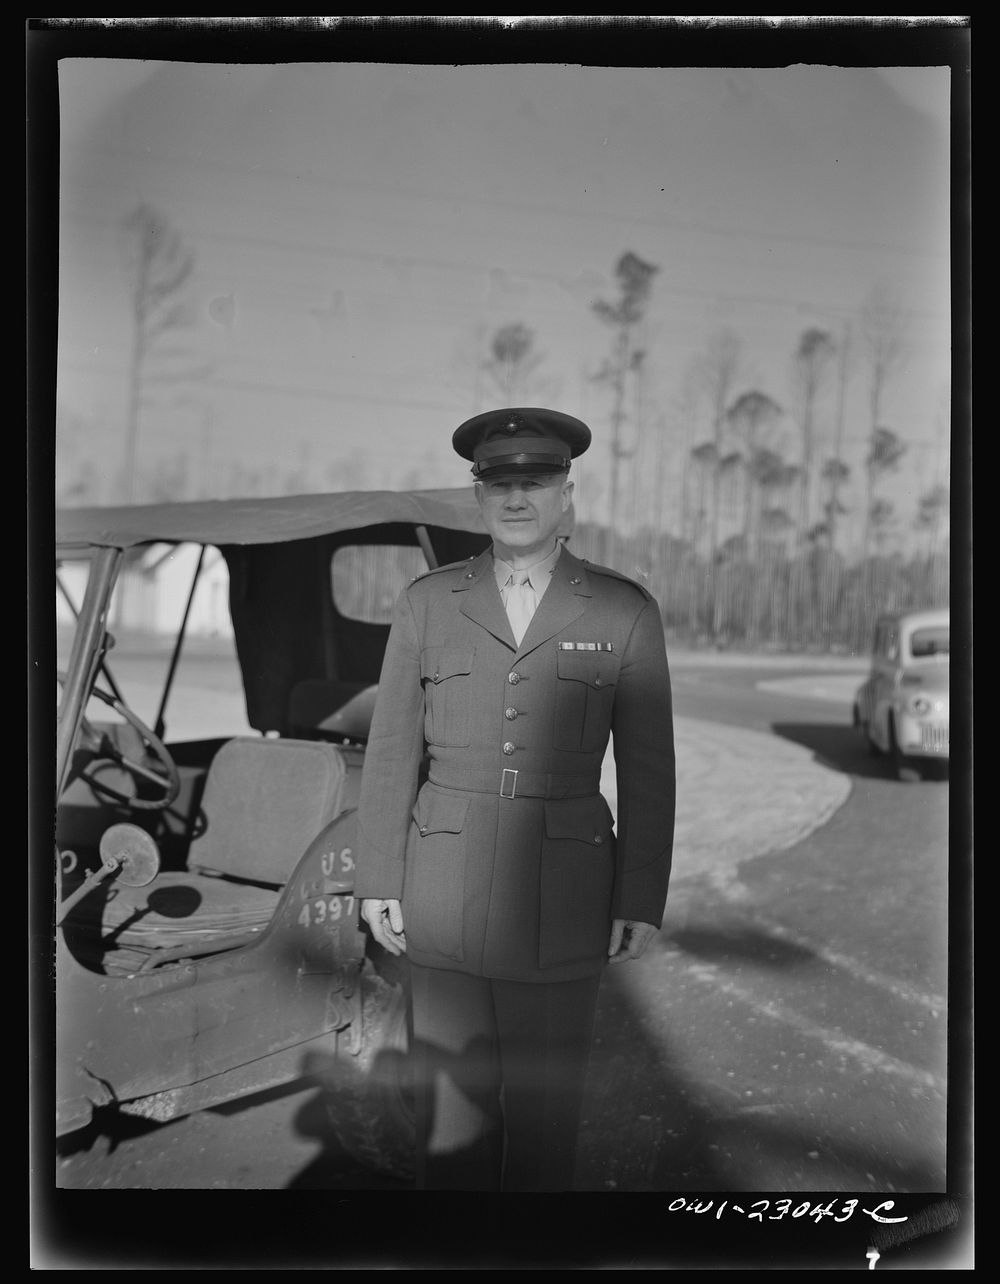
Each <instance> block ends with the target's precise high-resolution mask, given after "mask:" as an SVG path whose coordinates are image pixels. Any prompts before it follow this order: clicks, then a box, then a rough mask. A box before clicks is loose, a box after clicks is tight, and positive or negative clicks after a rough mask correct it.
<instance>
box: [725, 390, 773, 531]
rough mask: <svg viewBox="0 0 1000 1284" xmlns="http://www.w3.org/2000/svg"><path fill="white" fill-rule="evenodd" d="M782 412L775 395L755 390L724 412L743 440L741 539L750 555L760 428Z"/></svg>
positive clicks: (757, 487)
mask: <svg viewBox="0 0 1000 1284" xmlns="http://www.w3.org/2000/svg"><path fill="white" fill-rule="evenodd" d="M781 413H782V412H781V407H780V406H779V405H778V403H777V402H776V401H775V400H774V398H773V397H769V396H768V395H767V393H766V392H759V391H758V390H757V389H753V390H752V391H750V392H744V393H743V394H742V395H741V396H739V397H737V399H736V400H735V401H734V402H733V404H732V405H731V406H730V407H729V409H728V410H727V411H726V419H727V420H728V422H729V425H730V427H731V428H732V430H733V431H734V432H735V433H736V434H737V435H738V436H739V437H740V438H741V440H742V442H743V456H742V462H743V479H744V480H743V538H744V543H745V547H746V550H747V553H748V555H750V556H753V554H754V549H755V528H756V516H757V512H758V511H759V504H757V503H756V500H757V498H758V497H759V493H760V492H759V486H758V476H759V466H760V461H759V460H758V455H759V454H760V451H761V449H762V444H761V440H760V434H761V429H762V428H763V427H764V426H766V425H769V424H772V423H774V421H775V420H776V419H777V418H778V416H779V415H780V414H781Z"/></svg>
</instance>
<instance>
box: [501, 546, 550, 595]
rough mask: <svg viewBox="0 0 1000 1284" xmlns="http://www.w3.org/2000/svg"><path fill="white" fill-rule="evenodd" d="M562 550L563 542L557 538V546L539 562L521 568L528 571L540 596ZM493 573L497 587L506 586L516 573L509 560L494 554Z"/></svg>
mask: <svg viewBox="0 0 1000 1284" xmlns="http://www.w3.org/2000/svg"><path fill="white" fill-rule="evenodd" d="M561 552H562V544H561V543H560V542H559V540H556V546H555V548H554V549H553V550H552V552H551V553H546V555H545V556H544V557H543V558H542V559H541V560H540V561H538V562H535V563H534V564H533V565H531V566H525V567H522V568H521V569H522V570H523V571H526V572H527V575H528V580H529V582H530V584H531V587H532V588H533V589H534V590H535V592H536V593H537V594H538V596H539V597H541V595H542V594H543V593H544V592H545V590H546V588H548V584H549V576H550V575H551V574H552V572H553V571H554V570H555V569H556V562H558V561H559V554H560V553H561ZM493 573H494V575H495V576H496V579H497V588H505V587H506V586H507V585H508V584H509V583H510V581H511V577H512V576H513V575H514V568H513V566H511V565H510V563H509V562H505V561H504V560H503V558H502V557H498V556H497V555H496V553H494V554H493Z"/></svg>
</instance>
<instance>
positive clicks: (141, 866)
mask: <svg viewBox="0 0 1000 1284" xmlns="http://www.w3.org/2000/svg"><path fill="white" fill-rule="evenodd" d="M99 850H100V853H101V865H100V868H99V869H95V870H94V871H93V873H92V874H88V875H87V877H86V878H85V879H84V881H83V882H82V883H81V884H80V886H79V887H78V888H77V889H76V891H75V892H73V893H72V895H70V896H67V897H66V899H65V900H64V901H63V902H62V904H61V905H59V907H58V909H57V910H56V926H57V927H58V926H59V924H60V923H61V922H62V921H63V919H64V918H65V917H66V915H67V914H68V913H69V912H70V910H71V909H72V908H73V906H74V905H76V904H78V902H80V901H81V900H83V898H84V897H85V896H86V895H87V893H88V892H91V891H93V889H94V888H95V887H96V886H97V884H98V883H101V882H103V881H104V879H106V878H108V877H109V876H110V875H112V874H113V875H114V876H115V877H116V878H117V879H118V880H119V881H120V882H122V883H124V884H125V885H126V886H127V887H145V886H146V884H147V883H151V882H152V881H153V879H154V878H155V877H156V875H157V874H158V873H159V872H160V849H159V848H158V847H157V845H156V841H155V839H153V838H152V837H150V835H149V834H147V833H146V831H145V830H144V829H140V828H139V826H138V825H129V824H120V825H112V826H111V827H110V828H109V829H106V830H105V831H104V833H103V834H102V835H101V842H100V847H99Z"/></svg>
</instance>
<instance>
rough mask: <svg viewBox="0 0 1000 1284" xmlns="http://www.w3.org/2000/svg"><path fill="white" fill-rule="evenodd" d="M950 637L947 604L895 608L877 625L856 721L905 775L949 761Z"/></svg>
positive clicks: (873, 744) (856, 704) (873, 745)
mask: <svg viewBox="0 0 1000 1284" xmlns="http://www.w3.org/2000/svg"><path fill="white" fill-rule="evenodd" d="M948 639H949V612H948V611H947V610H936V611H900V612H895V613H892V614H886V615H882V616H881V617H880V618H879V619H878V621H877V622H876V625H875V636H874V639H873V644H872V655H871V670H870V672H869V675H868V677H867V678H866V680H865V681H864V682H863V683H862V685H861V686H860V687H859V688H858V691H857V694H856V696H855V699H854V714H853V717H854V725H855V726H856V727H857V728H859V729H860V730H861V731H862V732H863V733H864V735H865V736H866V738H867V740H868V743H869V745H870V746H871V748H872V749H873V750H874V751H875V752H876V753H879V754H887V755H888V756H889V758H890V760H891V762H892V766H893V769H894V770H895V771H896V773H897V774H898V775H899V776H900V777H901V778H904V779H905V778H909V777H911V776H912V775H913V774H914V773H918V774H919V773H920V772H921V771H922V770H924V769H927V768H928V767H930V766H931V764H941V765H943V766H944V767H947V764H948V758H949V740H948V713H949V707H948V668H949V651H948Z"/></svg>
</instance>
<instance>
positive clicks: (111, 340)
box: [56, 42, 961, 527]
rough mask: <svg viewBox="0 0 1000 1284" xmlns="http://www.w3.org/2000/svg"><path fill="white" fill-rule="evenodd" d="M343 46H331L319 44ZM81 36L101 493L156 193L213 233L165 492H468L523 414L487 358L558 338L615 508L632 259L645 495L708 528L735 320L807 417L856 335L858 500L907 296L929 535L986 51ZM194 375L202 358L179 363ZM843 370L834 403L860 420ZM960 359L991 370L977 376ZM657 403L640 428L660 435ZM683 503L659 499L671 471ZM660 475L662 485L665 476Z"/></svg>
mask: <svg viewBox="0 0 1000 1284" xmlns="http://www.w3.org/2000/svg"><path fill="white" fill-rule="evenodd" d="M317 52H319V49H318V50H317ZM147 54H148V56H144V57H143V58H141V59H140V58H134V59H133V58H121V57H108V56H97V57H88V56H83V57H68V58H65V59H61V60H60V62H59V66H58V87H59V105H58V111H59V122H60V139H59V148H60V153H59V270H58V282H59V315H58V367H57V403H58V409H57V437H56V473H57V486H58V489H59V493H60V496H61V498H64V499H66V500H67V501H68V502H77V503H79V502H104V503H111V502H122V501H123V499H124V498H125V495H126V487H127V479H126V477H125V475H124V460H125V444H126V436H127V425H128V422H129V416H128V407H129V369H130V363H131V356H132V344H133V338H134V328H135V327H134V321H133V319H132V313H131V292H132V286H133V283H134V276H133V277H130V269H129V262H130V250H131V249H132V248H133V247H134V238H132V239H130V234H129V232H128V231H127V228H126V222H125V221H126V219H127V218H128V216H129V215H130V214H132V213H133V212H134V211H135V210H136V209H137V208H138V207H140V206H145V207H147V208H149V209H151V210H153V211H155V215H156V218H157V220H158V225H159V226H160V228H161V232H162V235H164V236H165V235H166V233H167V231H168V230H172V231H173V232H175V233H176V234H177V235H178V236H179V238H180V240H181V243H182V244H183V245H184V246H185V247H186V248H187V249H189V250H190V251H191V253H192V255H193V259H194V270H193V272H192V275H191V278H190V280H189V281H188V282H187V284H186V286H185V294H184V297H185V301H186V302H187V303H188V305H189V309H190V311H189V314H188V316H189V320H188V323H187V324H185V325H184V326H180V327H177V328H176V329H175V330H173V331H172V332H171V333H170V334H168V335H166V336H163V337H161V341H160V342H161V343H162V344H163V346H164V347H165V348H167V349H171V350H172V352H173V355H172V356H171V355H169V354H168V355H167V356H165V357H164V356H158V355H156V354H155V353H152V354H151V355H150V357H148V358H147V364H146V371H147V381H146V384H145V387H144V398H143V402H142V410H141V415H140V418H139V421H138V428H137V433H136V437H135V447H136V468H135V480H134V483H133V492H134V493H135V495H136V498H140V499H142V498H148V497H150V496H151V495H152V494H153V493H155V488H156V487H160V488H161V489H162V488H164V487H167V488H170V487H172V488H173V490H174V492H176V493H177V495H178V497H183V498H199V497H204V496H211V495H226V494H233V493H238V492H240V491H244V492H246V491H250V492H251V493H260V494H265V493H281V492H286V491H288V490H302V491H314V490H325V489H346V488H350V487H355V486H359V487H366V488H368V487H371V488H375V487H397V486H409V485H422V486H436V485H444V486H448V485H463V484H465V483H466V482H467V481H468V480H469V474H468V464H467V462H466V461H464V460H461V459H459V458H458V457H457V456H456V455H455V454H454V452H453V451H452V449H451V435H452V432H453V431H454V429H455V428H456V427H457V426H458V424H459V423H461V422H462V421H463V420H464V419H465V418H467V417H469V416H471V415H473V414H476V413H478V412H480V411H482V410H485V409H489V408H491V407H493V406H496V405H502V404H504V399H503V398H502V396H500V395H499V392H498V389H497V387H496V385H495V384H493V383H491V380H490V376H489V374H488V372H487V371H486V369H485V368H484V360H485V358H486V356H487V354H488V350H489V341H490V339H491V338H492V337H493V336H494V335H495V334H496V332H497V330H498V329H500V328H501V327H503V326H505V325H510V324H515V323H518V324H522V325H524V326H526V327H527V328H528V329H529V330H530V331H531V333H532V335H533V342H534V351H535V352H536V354H537V356H538V358H539V359H538V363H537V366H536V368H535V370H534V372H533V375H532V376H531V378H530V380H529V381H528V382H527V384H526V386H525V387H524V389H523V396H522V398H521V400H522V402H523V403H526V404H532V405H548V406H552V407H554V408H556V409H560V410H562V411H565V412H567V413H569V414H574V415H578V416H579V417H581V418H583V419H585V420H586V421H587V422H588V424H589V425H590V426H591V428H592V431H593V433H594V443H593V445H592V447H591V449H590V451H589V452H588V453H587V455H586V456H583V457H582V458H581V459H580V460H578V461H577V463H576V464H575V465H574V473H575V475H576V478H577V496H576V498H577V507H578V512H579V513H580V515H581V516H582V517H594V518H600V517H601V516H602V514H603V512H604V511H605V510H604V507H603V506H604V505H605V504H606V502H607V478H608V473H609V458H610V456H609V448H610V423H611V401H610V396H609V391H608V388H607V386H606V384H604V383H602V382H601V381H600V380H599V379H598V378H595V376H596V375H597V374H598V372H599V371H600V370H601V368H602V365H603V363H604V362H605V361H606V360H607V358H608V356H609V354H610V352H611V344H612V337H613V336H612V333H611V331H610V330H609V328H608V327H607V326H606V325H604V324H603V323H602V322H601V320H600V318H599V317H598V316H597V314H596V313H595V310H594V304H595V302H597V301H600V300H603V301H614V300H615V299H616V298H617V297H618V285H617V282H616V276H615V267H616V264H617V263H618V261H619V259H620V257H621V256H622V255H623V254H624V253H626V252H632V253H634V254H637V255H638V256H639V257H640V258H641V259H643V260H644V261H646V262H647V263H649V264H651V265H654V266H655V267H656V269H657V271H656V273H655V276H654V278H653V286H652V291H651V295H650V300H649V305H648V310H647V314H646V318H645V323H644V334H643V339H644V342H645V350H646V354H647V355H646V360H645V365H644V369H645V382H644V385H643V389H642V407H641V409H639V410H636V411H635V413H634V416H633V421H634V422H632V423H631V424H630V425H629V426H628V429H627V430H628V431H631V432H641V434H642V442H641V447H640V454H639V456H638V457H637V458H638V460H639V461H640V463H641V464H642V467H641V468H640V469H637V473H638V474H639V476H640V481H639V482H638V483H637V489H636V490H635V491H634V492H633V497H634V499H635V502H636V505H637V506H638V508H639V509H641V510H643V511H652V509H653V508H655V510H656V513H657V516H658V518H659V520H660V521H661V522H662V523H664V524H665V525H667V526H668V527H670V526H673V527H676V526H677V523H678V522H679V520H680V505H681V497H680V487H681V484H682V478H683V476H684V471H685V461H686V460H687V458H688V457H689V455H690V451H691V449H692V448H693V447H694V446H697V444H698V443H699V442H703V441H705V440H707V439H708V437H709V436H710V434H711V419H710V406H709V404H708V402H707V401H706V398H705V397H704V396H703V395H701V394H700V393H699V392H698V390H697V388H698V386H697V383H696V382H695V381H694V377H693V373H692V372H693V370H694V369H695V368H696V365H697V362H698V360H699V358H703V357H704V354H705V353H706V351H707V350H708V349H709V348H710V346H711V344H712V343H713V341H714V338H716V337H717V336H718V335H719V334H720V333H722V332H725V331H728V332H730V333H731V334H733V335H735V336H736V337H737V339H738V343H739V354H740V356H739V372H738V379H737V383H736V388H735V390H736V392H737V393H738V392H740V391H746V390H750V389H759V390H760V391H763V392H766V393H767V394H768V395H769V396H771V397H772V398H773V399H774V400H775V401H776V402H777V403H778V404H779V405H780V406H781V407H782V409H783V411H784V412H785V413H784V414H783V416H782V418H781V419H780V421H779V422H777V423H776V425H775V426H774V427H773V429H772V432H773V434H774V444H775V445H776V446H777V447H779V448H780V449H782V450H783V451H784V453H785V454H786V455H787V456H788V457H789V458H792V457H794V455H795V453H796V451H797V449H798V440H799V438H798V432H797V429H796V420H795V406H796V400H795V389H794V382H793V379H792V373H791V372H792V358H793V354H794V352H795V349H796V346H797V344H798V341H799V338H800V336H801V334H802V333H803V331H805V330H806V329H808V328H810V327H819V328H821V329H824V330H825V331H827V332H828V333H830V334H831V336H833V337H834V338H835V339H836V341H837V342H838V343H841V342H842V341H843V342H845V343H846V347H845V351H846V357H847V359H846V363H845V365H844V367H843V391H844V400H843V407H844V409H843V419H842V422H843V434H844V440H845V457H846V459H847V462H848V463H849V464H850V465H851V467H852V487H851V488H849V490H848V496H847V497H848V502H849V504H851V505H853V508H854V510H855V511H856V510H857V506H858V504H860V502H861V499H862V488H861V476H862V472H863V458H864V454H865V452H866V449H867V437H868V434H869V432H870V429H871V424H870V412H869V409H868V390H867V380H868V373H867V368H866V358H865V353H864V347H863V341H862V339H861V336H860V331H859V324H858V322H859V318H860V315H861V311H862V308H863V307H864V305H865V302H866V300H867V299H869V298H870V297H871V294H872V292H873V290H875V289H884V290H885V291H887V292H888V295H889V297H891V298H893V299H894V300H895V301H896V303H897V305H898V307H899V309H900V315H901V318H902V324H903V326H904V329H905V336H904V337H905V352H906V357H905V361H904V363H903V364H902V366H901V367H900V369H899V370H898V371H897V372H896V373H894V375H893V376H892V378H891V379H890V380H889V382H888V383H887V387H886V395H885V399H884V403H883V407H882V412H881V418H882V420H883V423H884V425H885V426H888V427H891V428H892V429H893V430H894V431H895V432H897V433H898V434H899V436H900V437H901V438H903V440H904V441H905V442H906V443H907V446H908V449H907V452H906V455H905V456H904V459H903V461H902V463H901V465H900V468H899V470H898V473H897V475H896V476H895V477H894V478H893V479H892V480H891V482H890V486H891V491H892V498H893V500H894V502H895V503H896V505H897V509H898V512H899V518H900V522H901V524H902V526H904V527H905V526H906V525H907V524H908V523H909V522H910V521H911V520H912V514H913V512H914V511H915V507H916V503H917V501H918V499H919V497H920V495H921V494H922V493H924V492H926V491H927V490H928V489H929V488H930V487H931V486H932V485H934V484H937V483H945V484H947V481H948V471H947V469H948V441H949V427H950V423H949V415H950V401H949V398H950V389H951V384H952V379H953V374H952V371H951V368H950V367H951V341H952V336H951V332H950V327H951V298H952V286H953V282H952V279H951V276H950V263H949V258H950V252H951V233H952V229H951V224H950V220H951V217H952V185H951V179H950V164H951V159H952V158H951V152H950V149H951V141H950V137H949V122H950V111H951V107H950V94H951V89H952V83H951V82H952V75H953V74H954V73H953V68H952V67H951V66H949V65H948V59H947V58H942V60H941V63H940V64H935V62H934V60H933V57H932V58H931V59H930V60H929V61H928V63H927V64H926V65H919V66H901V65H900V66H890V65H888V64H887V65H886V66H884V67H880V66H866V65H856V66H855V65H831V64H829V63H825V62H823V61H821V60H820V59H819V58H817V57H815V56H814V57H813V59H812V60H811V61H808V62H802V63H790V64H788V65H782V66H759V65H758V66H750V65H748V66H742V65H739V64H736V65H732V64H731V63H727V65H718V66H670V65H665V66H632V65H626V66H587V65H578V64H574V63H571V62H567V63H565V64H563V63H553V62H548V61H546V62H543V61H538V62H533V61H526V62H513V63H504V62H486V63H480V62H478V61H477V62H471V61H470V62H468V63H457V64H450V63H449V64H430V65H428V64H424V63H418V62H413V63H409V62H405V61H398V62H397V61H378V62H374V61H367V60H365V61H361V60H359V61H356V62H353V61H349V60H348V61H333V62H331V61H325V60H324V58H323V57H321V56H320V57H317V59H316V60H315V61H312V60H310V58H309V56H308V47H307V49H306V55H305V56H304V57H303V58H301V59H297V60H295V61H291V62H275V63H270V62H258V63H240V62H229V61H225V60H221V61H212V62H208V61H198V60H196V59H194V58H192V59H191V60H185V59H183V58H181V59H177V58H176V57H174V56H171V57H170V58H159V57H157V56H156V55H157V47H156V44H155V42H152V43H151V45H150V48H149V50H148V51H147ZM164 372H169V374H170V377H168V378H162V379H158V378H157V377H156V376H157V375H159V374H163V373H164ZM839 374H840V367H831V369H830V370H829V372H828V374H827V378H826V382H825V384H824V386H823V389H822V392H821V396H820V398H819V401H818V412H817V426H818V431H819V434H820V438H821V440H823V441H824V442H826V443H830V442H832V438H833V434H834V432H835V431H836V426H837V423H838V422H839V420H838V415H839V406H840V403H839V401H838V390H839V387H840V383H839ZM960 377H961V376H960ZM636 423H639V424H640V427H639V428H638V429H637V428H636V427H635V424H636ZM654 492H655V493H654ZM657 495H658V496H659V497H658V498H656V496H657Z"/></svg>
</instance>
